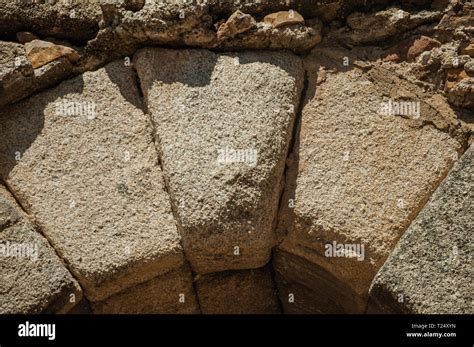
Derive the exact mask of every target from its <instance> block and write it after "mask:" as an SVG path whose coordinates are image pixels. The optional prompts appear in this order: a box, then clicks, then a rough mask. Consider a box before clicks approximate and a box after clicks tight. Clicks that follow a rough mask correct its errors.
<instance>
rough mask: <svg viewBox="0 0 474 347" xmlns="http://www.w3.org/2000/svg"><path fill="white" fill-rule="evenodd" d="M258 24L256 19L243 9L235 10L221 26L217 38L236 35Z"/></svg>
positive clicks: (221, 38)
mask: <svg viewBox="0 0 474 347" xmlns="http://www.w3.org/2000/svg"><path fill="white" fill-rule="evenodd" d="M256 25H257V22H256V21H255V19H254V18H253V17H252V16H251V15H249V14H245V13H243V12H241V11H235V12H234V13H233V14H232V16H230V17H229V19H228V20H227V21H226V22H225V23H224V24H222V25H221V26H219V30H218V31H217V39H218V40H219V41H222V40H225V39H228V38H231V37H234V36H235V35H238V34H241V33H243V32H246V31H248V30H250V29H252V28H253V27H255V26H256Z"/></svg>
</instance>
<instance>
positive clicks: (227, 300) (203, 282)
mask: <svg viewBox="0 0 474 347" xmlns="http://www.w3.org/2000/svg"><path fill="white" fill-rule="evenodd" d="M196 290H197V295H198V298H199V303H200V306H201V310H202V313H204V314H277V313H280V312H281V311H280V303H279V301H278V294H277V291H276V288H275V284H274V283H273V279H272V274H271V270H270V268H269V267H268V266H267V267H264V268H260V269H255V270H239V271H225V272H221V273H214V274H208V275H204V276H202V277H201V278H200V279H198V280H197V281H196Z"/></svg>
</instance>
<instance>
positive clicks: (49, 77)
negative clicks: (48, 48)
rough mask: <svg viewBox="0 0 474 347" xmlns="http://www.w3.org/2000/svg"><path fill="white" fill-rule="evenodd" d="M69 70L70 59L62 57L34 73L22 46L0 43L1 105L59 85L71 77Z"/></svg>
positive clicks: (70, 70) (70, 66)
mask: <svg viewBox="0 0 474 347" xmlns="http://www.w3.org/2000/svg"><path fill="white" fill-rule="evenodd" d="M72 69H73V67H72V65H71V63H70V62H69V60H68V59H66V58H64V57H62V58H59V59H57V60H55V61H53V62H51V63H49V64H47V65H44V66H42V67H40V68H38V69H36V70H34V69H33V66H32V64H31V62H30V61H29V59H28V58H27V56H26V52H25V47H24V46H23V45H20V44H16V43H13V42H3V41H0V106H3V105H6V104H9V103H13V102H15V101H18V100H21V99H22V98H24V97H26V96H28V95H30V94H32V93H34V92H36V91H38V90H40V89H42V88H46V87H48V86H52V85H53V84H55V83H58V82H60V81H61V80H62V79H65V78H67V77H69V76H70V75H71V74H72Z"/></svg>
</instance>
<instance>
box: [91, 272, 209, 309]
mask: <svg viewBox="0 0 474 347" xmlns="http://www.w3.org/2000/svg"><path fill="white" fill-rule="evenodd" d="M91 305H92V311H93V312H94V313H98V314H197V313H200V311H199V305H198V303H197V300H196V296H195V295H194V290H193V285H192V281H191V272H190V271H189V268H188V267H187V266H182V267H181V268H179V269H177V270H173V271H170V272H168V273H166V274H164V275H161V276H158V277H156V278H154V279H152V280H150V281H148V282H145V283H141V284H139V285H137V286H135V287H132V288H128V289H126V290H125V291H123V292H120V293H117V294H115V295H113V296H111V297H109V298H107V299H105V300H103V301H100V302H96V303H92V304H91Z"/></svg>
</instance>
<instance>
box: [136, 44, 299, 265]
mask: <svg viewBox="0 0 474 347" xmlns="http://www.w3.org/2000/svg"><path fill="white" fill-rule="evenodd" d="M135 65H136V68H137V70H138V74H139V77H140V80H141V84H142V89H143V93H144V95H145V99H146V100H147V103H148V109H149V111H150V112H151V114H152V117H153V119H154V122H155V127H156V133H157V138H158V139H159V147H160V155H161V161H162V165H163V170H164V174H165V179H166V180H167V183H168V187H169V191H170V194H171V198H172V203H173V205H174V209H175V211H176V212H177V216H178V219H179V221H178V222H179V227H180V229H181V230H180V231H181V234H182V238H183V242H184V249H185V252H186V255H187V259H188V260H189V261H190V262H191V265H192V267H193V269H194V271H195V272H197V273H211V272H219V271H224V270H230V269H248V268H258V267H261V266H263V265H265V264H266V263H267V262H268V260H269V258H270V250H271V248H272V247H273V246H274V245H275V242H276V240H275V237H274V235H273V224H274V222H275V217H276V210H277V207H278V200H279V195H280V190H281V177H282V174H283V169H284V163H285V158H286V154H287V150H288V145H289V141H290V137H291V130H292V126H293V120H294V117H295V112H296V110H297V107H298V102H299V95H300V92H301V89H302V84H303V69H302V64H301V61H300V59H299V58H297V57H296V56H293V55H291V54H287V53H276V52H273V53H272V52H259V53H252V52H245V53H239V54H236V55H231V54H215V53H212V52H209V51H202V50H184V51H175V50H166V49H145V50H142V51H140V52H139V53H138V54H137V56H136V57H135ZM232 150H235V151H241V152H239V153H240V154H241V155H242V157H241V158H240V161H241V162H236V161H237V160H235V159H237V158H232V157H231V156H232V152H231V151H232ZM254 154H256V157H255V156H254ZM219 159H222V160H223V161H224V162H222V161H221V162H219ZM233 159H234V160H233ZM226 160H227V162H226ZM232 161H234V162H232ZM236 247H238V248H236Z"/></svg>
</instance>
